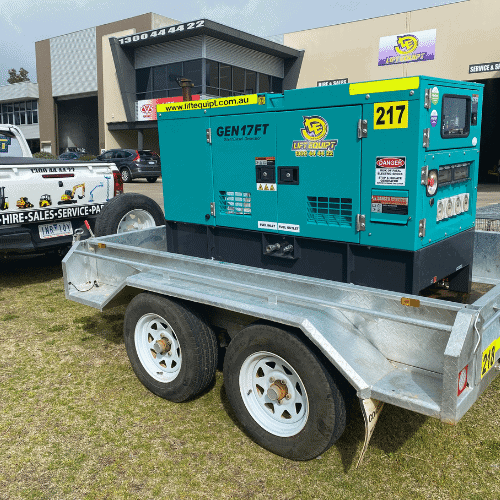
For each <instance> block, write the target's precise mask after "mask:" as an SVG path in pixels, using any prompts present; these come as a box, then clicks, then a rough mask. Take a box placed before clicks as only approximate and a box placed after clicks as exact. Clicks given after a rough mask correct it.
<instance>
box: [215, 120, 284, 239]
mask: <svg viewBox="0 0 500 500" xmlns="http://www.w3.org/2000/svg"><path fill="white" fill-rule="evenodd" d="M275 114H276V113H253V114H244V115H228V116H219V117H214V118H211V122H210V125H211V129H212V161H213V169H214V191H215V203H216V213H217V216H216V224H217V226H224V227H232V228H238V229H250V230H255V231H257V230H258V231H270V232H275V231H276V230H277V196H276V173H275V172H276V168H275V158H276V126H275V116H274V115H275Z"/></svg>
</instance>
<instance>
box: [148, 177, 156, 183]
mask: <svg viewBox="0 0 500 500" xmlns="http://www.w3.org/2000/svg"><path fill="white" fill-rule="evenodd" d="M146 179H147V181H148V182H156V181H157V180H158V177H146Z"/></svg>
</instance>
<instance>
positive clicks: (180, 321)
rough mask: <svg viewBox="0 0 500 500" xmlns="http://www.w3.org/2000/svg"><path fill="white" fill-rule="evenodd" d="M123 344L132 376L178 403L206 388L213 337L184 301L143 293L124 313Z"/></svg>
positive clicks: (212, 360) (213, 352) (214, 357)
mask: <svg viewBox="0 0 500 500" xmlns="http://www.w3.org/2000/svg"><path fill="white" fill-rule="evenodd" d="M124 337H125V347H126V349H127V354H128V357H129V360H130V363H131V365H132V368H133V370H134V372H135V374H136V375H137V378H138V379H139V380H140V381H141V382H142V383H143V384H144V386H145V387H146V388H148V389H149V390H150V391H151V392H152V393H154V394H156V395H157V396H160V397H162V398H164V399H168V400H169V401H174V402H176V403H180V402H182V401H186V400H188V399H191V398H193V397H194V396H196V395H197V394H199V393H200V392H201V391H203V390H204V389H206V388H207V387H208V385H209V384H210V382H211V381H212V380H213V378H214V376H215V370H216V368H217V355H218V351H217V339H216V337H215V334H214V333H213V331H212V330H211V328H210V327H209V326H208V325H207V324H206V322H205V321H203V319H202V318H201V317H200V316H199V315H198V314H197V313H196V312H195V311H194V310H192V309H191V308H190V307H189V306H187V305H186V304H184V303H182V302H180V301H176V300H172V299H169V298H166V297H162V296H160V295H156V294H153V293H149V292H145V293H141V294H140V295H137V296H136V297H134V299H132V301H131V302H130V304H129V306H128V308H127V311H126V313H125V324H124Z"/></svg>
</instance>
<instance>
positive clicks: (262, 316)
mask: <svg viewBox="0 0 500 500" xmlns="http://www.w3.org/2000/svg"><path fill="white" fill-rule="evenodd" d="M497 249H499V250H500V234H498V233H497V234H495V233H487V232H482V231H478V232H476V233H475V250H474V254H475V255H474V266H475V267H474V273H473V280H474V281H475V282H480V283H490V284H494V285H496V286H494V287H493V288H492V289H491V290H489V291H488V292H487V293H486V294H485V295H483V296H482V297H481V298H479V299H478V300H477V301H476V302H474V303H473V304H470V305H465V304H461V303H454V302H449V301H444V300H438V299H434V298H426V297H422V296H412V295H403V294H401V293H396V292H391V291H385V290H378V289H373V288H368V287H363V286H357V285H352V284H346V283H339V282H332V281H327V280H323V279H319V278H310V277H305V276H297V275H291V274H288V273H283V272H277V271H269V270H265V269H258V268H254V267H246V266H241V265H235V264H228V263H225V262H218V261H215V260H208V259H204V258H197V257H190V256H184V255H179V254H175V253H169V252H168V249H167V245H166V232H165V228H164V227H156V228H151V229H145V230H141V231H136V232H130V233H123V234H119V235H112V236H104V237H100V238H93V239H89V240H85V241H80V242H77V243H75V244H74V245H73V247H72V249H71V250H70V252H69V253H68V254H67V256H66V257H65V259H64V261H63V272H64V284H65V292H66V298H68V299H70V300H74V301H76V302H80V303H82V304H86V305H88V306H91V307H94V308H97V309H99V310H103V309H105V308H107V307H111V306H113V305H115V304H118V303H120V302H123V301H126V300H130V298H131V297H134V296H135V297H134V298H133V299H132V302H131V303H130V305H129V309H128V310H127V313H126V319H125V343H126V347H127V351H128V354H129V358H130V359H131V362H132V366H133V368H134V370H135V372H136V374H137V375H138V377H139V378H140V380H141V381H142V382H143V383H144V384H145V385H146V386H147V387H148V388H149V389H150V390H152V391H153V392H155V393H156V394H158V395H160V396H162V397H165V398H166V399H170V400H173V401H182V400H185V399H188V398H189V397H192V396H194V395H195V394H196V393H197V392H199V391H200V390H203V388H204V387H206V386H207V385H208V383H209V382H210V380H211V379H212V378H213V375H214V373H215V368H216V365H217V343H216V340H214V339H216V336H215V335H214V334H213V333H212V334H210V333H209V332H210V331H212V332H213V330H214V329H215V330H216V331H217V330H218V331H222V330H223V331H225V332H227V333H228V336H229V337H230V339H231V341H230V343H229V346H228V352H227V353H226V360H225V367H224V380H225V384H226V391H227V393H228V397H229V399H230V402H231V404H232V405H233V407H234V408H235V411H236V413H237V415H238V417H239V418H240V419H242V420H243V422H242V423H243V425H244V426H245V428H246V429H247V430H248V432H249V433H250V435H251V436H252V437H253V438H254V439H255V441H256V442H258V443H259V444H261V445H262V446H264V447H265V448H267V449H269V450H271V451H273V452H274V453H278V454H280V455H282V456H286V457H288V458H292V459H296V460H305V459H310V458H313V457H314V456H317V455H318V454H319V453H321V452H322V451H324V450H325V449H327V448H328V447H329V446H330V445H331V444H333V442H334V441H335V440H336V439H337V438H338V437H339V436H340V434H341V432H342V430H343V426H344V425H345V407H344V406H343V400H342V394H341V392H342V391H341V390H339V391H337V390H336V389H337V388H338V387H340V386H341V385H342V384H341V383H339V382H341V379H345V380H346V381H347V382H348V383H349V384H350V385H351V386H352V387H353V388H354V389H355V391H356V393H357V396H358V397H359V398H360V400H361V407H362V411H363V414H364V417H365V422H366V439H365V448H364V450H365V449H366V446H367V444H368V441H369V438H370V436H371V433H372V432H373V427H374V424H375V422H376V419H377V418H378V415H379V414H380V410H381V408H382V403H389V404H393V405H396V406H400V407H402V408H406V409H409V410H412V411H415V412H418V413H421V414H424V415H429V416H432V417H436V418H439V419H440V420H442V421H443V422H447V423H456V422H458V421H459V420H460V418H461V417H462V416H463V415H464V414H465V412H466V411H467V410H468V409H469V408H470V407H471V406H472V405H473V403H474V402H475V401H476V400H477V398H478V397H479V396H480V395H481V393H482V392H483V391H484V390H485V389H486V388H487V387H488V385H489V384H490V383H491V382H492V381H493V379H494V378H495V377H496V376H497V375H498V371H499V369H500V364H499V359H498V358H499V354H498V352H499V347H500V323H499V318H500V287H499V286H498V284H499V283H500V279H499V278H500V266H499V265H498V263H497V262H496V258H495V257H492V253H491V252H492V251H494V254H495V255H498V251H497ZM144 292H146V293H144ZM162 300H163V301H166V303H162V302H161V301H162ZM149 304H152V305H151V307H149ZM158 304H160V305H158ZM162 304H163V306H162ZM162 307H163V309H162ZM179 308H180V309H179ZM179 310H181V313H179ZM169 311H171V312H172V314H173V316H170V317H168V315H170V314H171V313H170V312H169ZM190 315H191V316H190ZM179 318H180V319H179ZM182 318H184V319H182ZM186 318H187V319H186ZM186 325H187V326H186ZM127 329H128V334H127ZM183 329H184V330H186V329H187V330H190V329H191V330H192V334H189V335H191V336H189V335H188V336H187V337H185V336H184V333H183V331H182V330H183ZM252 329H253V330H252ZM266 329H267V330H266ZM191 330H190V331H191ZM239 332H240V333H243V332H246V334H244V335H239ZM252 332H253V334H252ZM188 333H189V332H188ZM250 334H252V335H250ZM127 335H128V339H127ZM238 338H240V339H241V338H243V339H244V340H245V342H246V343H245V342H243V344H245V345H243V344H242V341H241V340H238ZM197 339H201V340H199V341H198V340H197ZM248 339H254V340H253V341H249V340H248ZM255 339H257V340H255ZM259 339H260V340H259ZM280 339H281V340H280ZM219 340H220V338H219ZM238 342H239V344H242V345H238ZM252 342H253V344H252ZM259 342H260V344H259ZM280 342H281V344H280ZM249 344H252V345H253V346H254V347H253V349H252V347H251V346H250V347H249ZM284 344H285V345H284ZM233 345H235V346H236V347H232V346H233ZM273 345H274V346H275V347H276V348H275V349H273V348H272V346H273ZM270 346H271V347H270ZM280 346H283V348H281V347H280ZM231 349H232V351H231ZM280 349H281V350H280ZM287 349H288V351H287ZM230 351H231V352H230ZM193 353H195V354H196V356H197V357H196V356H195V355H194V354H193ZM311 353H312V354H311ZM228 356H229V358H228ZM209 358H210V359H209ZM238 360H239V361H238ZM318 363H319V364H318ZM189 364H191V365H193V366H191V367H190V366H188V365H189ZM316 365H317V366H316ZM318 366H319V368H318ZM193 367H194V368H193ZM235 367H237V369H235ZM191 368H192V369H193V370H194V372H193V373H191V374H190V373H187V374H186V370H188V371H189V369H191ZM235 370H236V372H237V373H234V371H235ZM332 380H333V382H334V383H333V385H332ZM207 381H208V382H207ZM176 384H177V385H176ZM186 387H187V389H186ZM186 391H187V392H186ZM339 398H340V399H339ZM332 401H333V406H332V404H330V403H331V402H332ZM328 405H330V406H328ZM311 426H312V427H311ZM318 429H319V430H318ZM325 436H326V437H325ZM364 450H363V453H364Z"/></svg>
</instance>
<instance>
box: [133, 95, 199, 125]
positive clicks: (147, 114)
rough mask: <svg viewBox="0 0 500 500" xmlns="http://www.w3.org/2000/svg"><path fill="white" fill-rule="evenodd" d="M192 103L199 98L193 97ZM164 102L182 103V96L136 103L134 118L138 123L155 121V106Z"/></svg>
mask: <svg viewBox="0 0 500 500" xmlns="http://www.w3.org/2000/svg"><path fill="white" fill-rule="evenodd" d="M191 99H192V100H193V101H199V100H200V96H199V95H194V96H192V98H191ZM165 102H182V96H178V97H162V98H161V99H145V100H143V101H136V116H137V121H138V122H145V121H149V120H156V105H157V104H163V103H165Z"/></svg>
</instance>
